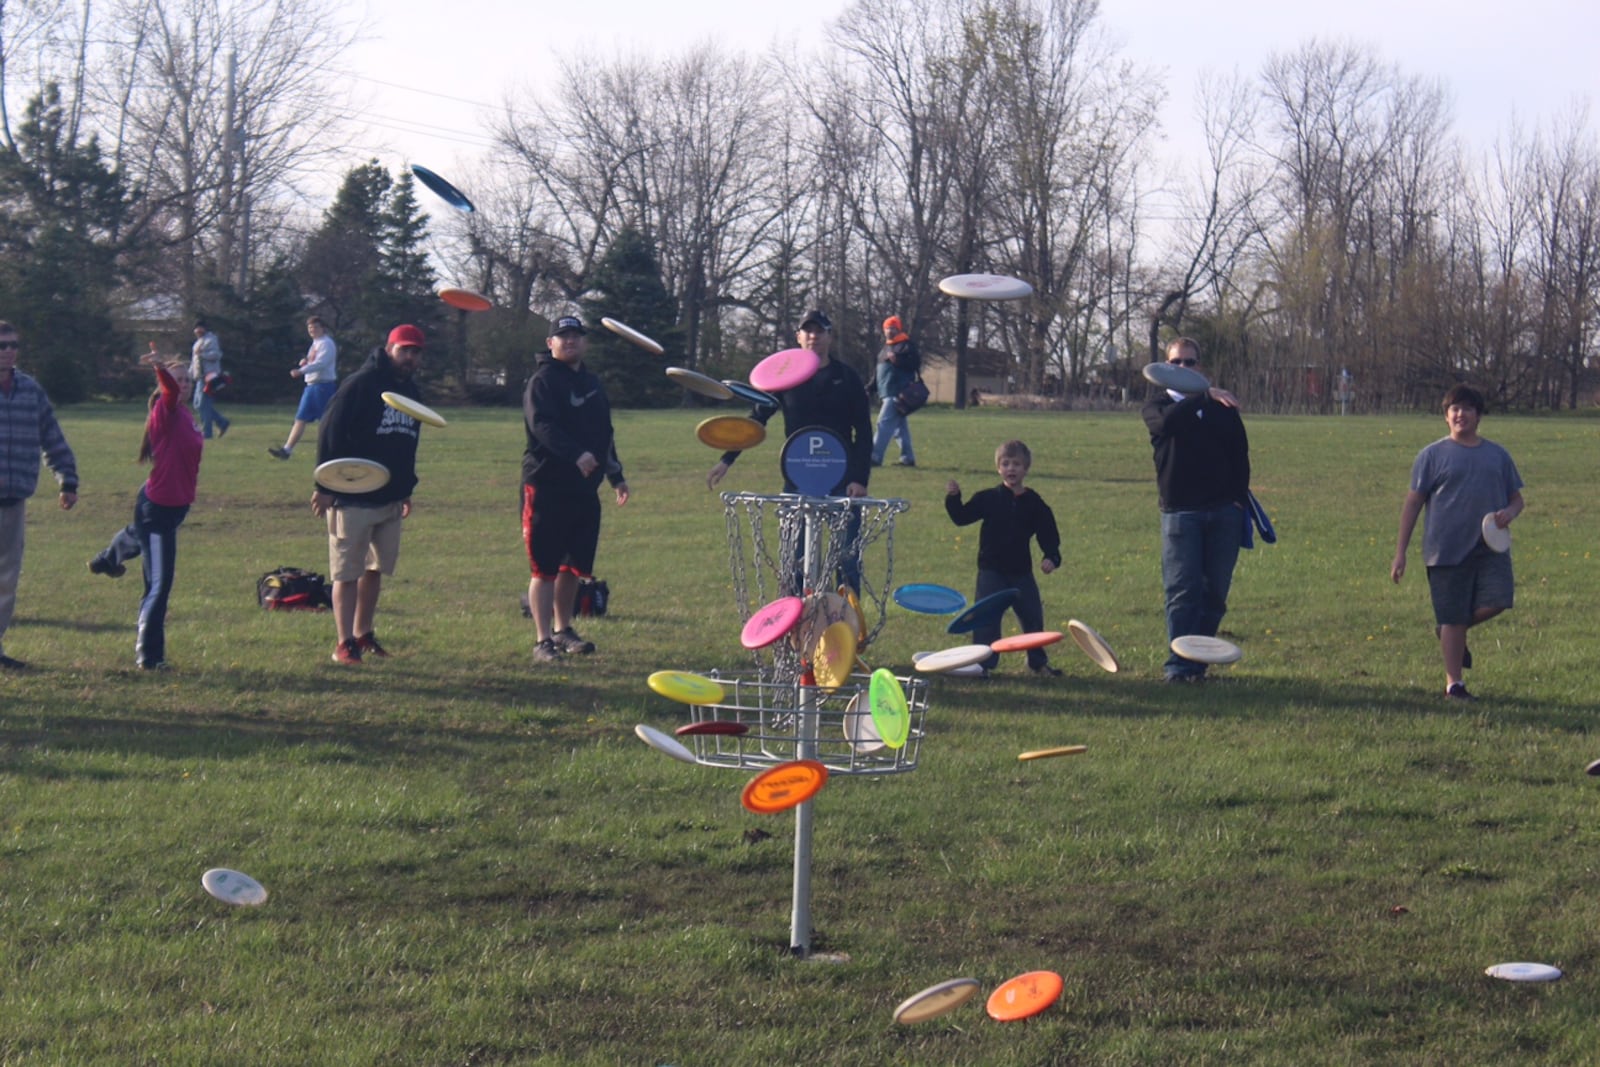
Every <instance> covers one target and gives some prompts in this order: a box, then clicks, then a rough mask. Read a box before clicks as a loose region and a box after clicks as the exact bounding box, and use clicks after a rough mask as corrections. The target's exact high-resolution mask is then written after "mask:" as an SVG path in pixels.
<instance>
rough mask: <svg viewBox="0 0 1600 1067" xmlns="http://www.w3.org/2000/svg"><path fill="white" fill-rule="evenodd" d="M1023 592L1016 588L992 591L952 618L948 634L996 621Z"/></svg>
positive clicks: (946, 630) (964, 631)
mask: <svg viewBox="0 0 1600 1067" xmlns="http://www.w3.org/2000/svg"><path fill="white" fill-rule="evenodd" d="M1021 595H1022V594H1021V593H1020V592H1018V591H1017V590H1015V589H1002V590H1000V591H999V592H998V593H991V594H990V595H989V596H986V597H984V598H983V599H982V600H980V601H978V602H976V603H975V604H973V605H972V607H970V608H968V609H967V610H966V611H963V612H962V613H961V614H960V615H957V616H956V617H955V618H953V619H951V620H950V625H949V626H946V627H945V628H944V632H945V633H947V634H964V633H971V632H972V631H973V630H976V629H977V628H978V627H980V626H983V625H985V624H987V623H991V622H994V621H995V620H997V619H998V618H1000V616H1002V615H1004V614H1005V613H1006V609H1007V608H1009V607H1010V606H1011V605H1013V604H1015V603H1016V602H1017V598H1018V597H1019V596H1021Z"/></svg>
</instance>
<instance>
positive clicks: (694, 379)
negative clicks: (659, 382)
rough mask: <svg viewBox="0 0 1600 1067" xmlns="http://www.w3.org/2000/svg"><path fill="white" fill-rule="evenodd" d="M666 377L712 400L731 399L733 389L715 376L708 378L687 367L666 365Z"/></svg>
mask: <svg viewBox="0 0 1600 1067" xmlns="http://www.w3.org/2000/svg"><path fill="white" fill-rule="evenodd" d="M667 377H668V378H671V379H672V380H673V381H675V382H677V383H678V384H679V385H681V386H683V387H684V388H685V389H687V390H689V392H691V393H699V394H700V395H701V396H708V397H710V398H711V399H712V400H732V399H733V390H731V389H729V388H728V387H727V386H726V385H723V384H722V383H721V382H719V381H717V380H716V379H715V378H709V377H707V376H706V375H704V374H701V373H700V372H699V371H694V370H689V369H688V368H687V367H668V368H667Z"/></svg>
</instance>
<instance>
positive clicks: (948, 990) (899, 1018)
mask: <svg viewBox="0 0 1600 1067" xmlns="http://www.w3.org/2000/svg"><path fill="white" fill-rule="evenodd" d="M977 991H978V980H977V979H976V978H952V979H950V980H949V981H947V982H940V983H939V984H938V985H931V986H929V987H928V988H927V989H924V990H923V991H922V992H920V993H917V994H915V995H914V996H911V997H907V998H906V999H905V1000H904V1001H902V1002H901V1004H900V1006H899V1007H898V1008H896V1009H895V1010H894V1021H895V1022H897V1023H903V1024H905V1025H907V1026H909V1025H910V1024H912V1023H921V1022H927V1021H928V1020H929V1019H934V1018H937V1017H938V1016H940V1015H943V1014H944V1013H945V1012H947V1011H954V1010H955V1009H956V1008H959V1007H961V1005H963V1004H965V1003H966V1002H967V1001H969V1000H971V999H972V997H973V994H975V993H977Z"/></svg>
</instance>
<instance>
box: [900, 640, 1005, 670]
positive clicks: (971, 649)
mask: <svg viewBox="0 0 1600 1067" xmlns="http://www.w3.org/2000/svg"><path fill="white" fill-rule="evenodd" d="M992 655H994V650H993V649H991V648H990V647H989V646H988V645H956V646H955V647H954V648H946V649H941V650H940V651H938V652H930V653H928V654H927V655H926V656H923V657H922V658H921V659H919V660H917V661H916V668H917V670H919V671H921V672H923V673H924V674H943V673H944V672H945V671H953V670H955V669H956V668H957V667H969V666H972V665H973V664H976V663H982V662H983V661H984V660H986V659H988V658H989V657H990V656H992Z"/></svg>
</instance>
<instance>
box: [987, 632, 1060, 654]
mask: <svg viewBox="0 0 1600 1067" xmlns="http://www.w3.org/2000/svg"><path fill="white" fill-rule="evenodd" d="M1065 636H1066V634H1063V633H1060V632H1058V631H1056V630H1040V631H1039V632H1038V633H1031V634H1012V635H1011V636H1010V637H1002V638H1001V639H1000V640H998V641H995V642H993V643H992V644H990V645H989V647H990V648H992V649H994V650H995V651H996V652H1026V651H1028V649H1030V648H1043V647H1044V646H1045V645H1053V644H1055V643H1056V642H1057V641H1059V640H1061V639H1062V638H1063V637H1065Z"/></svg>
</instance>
